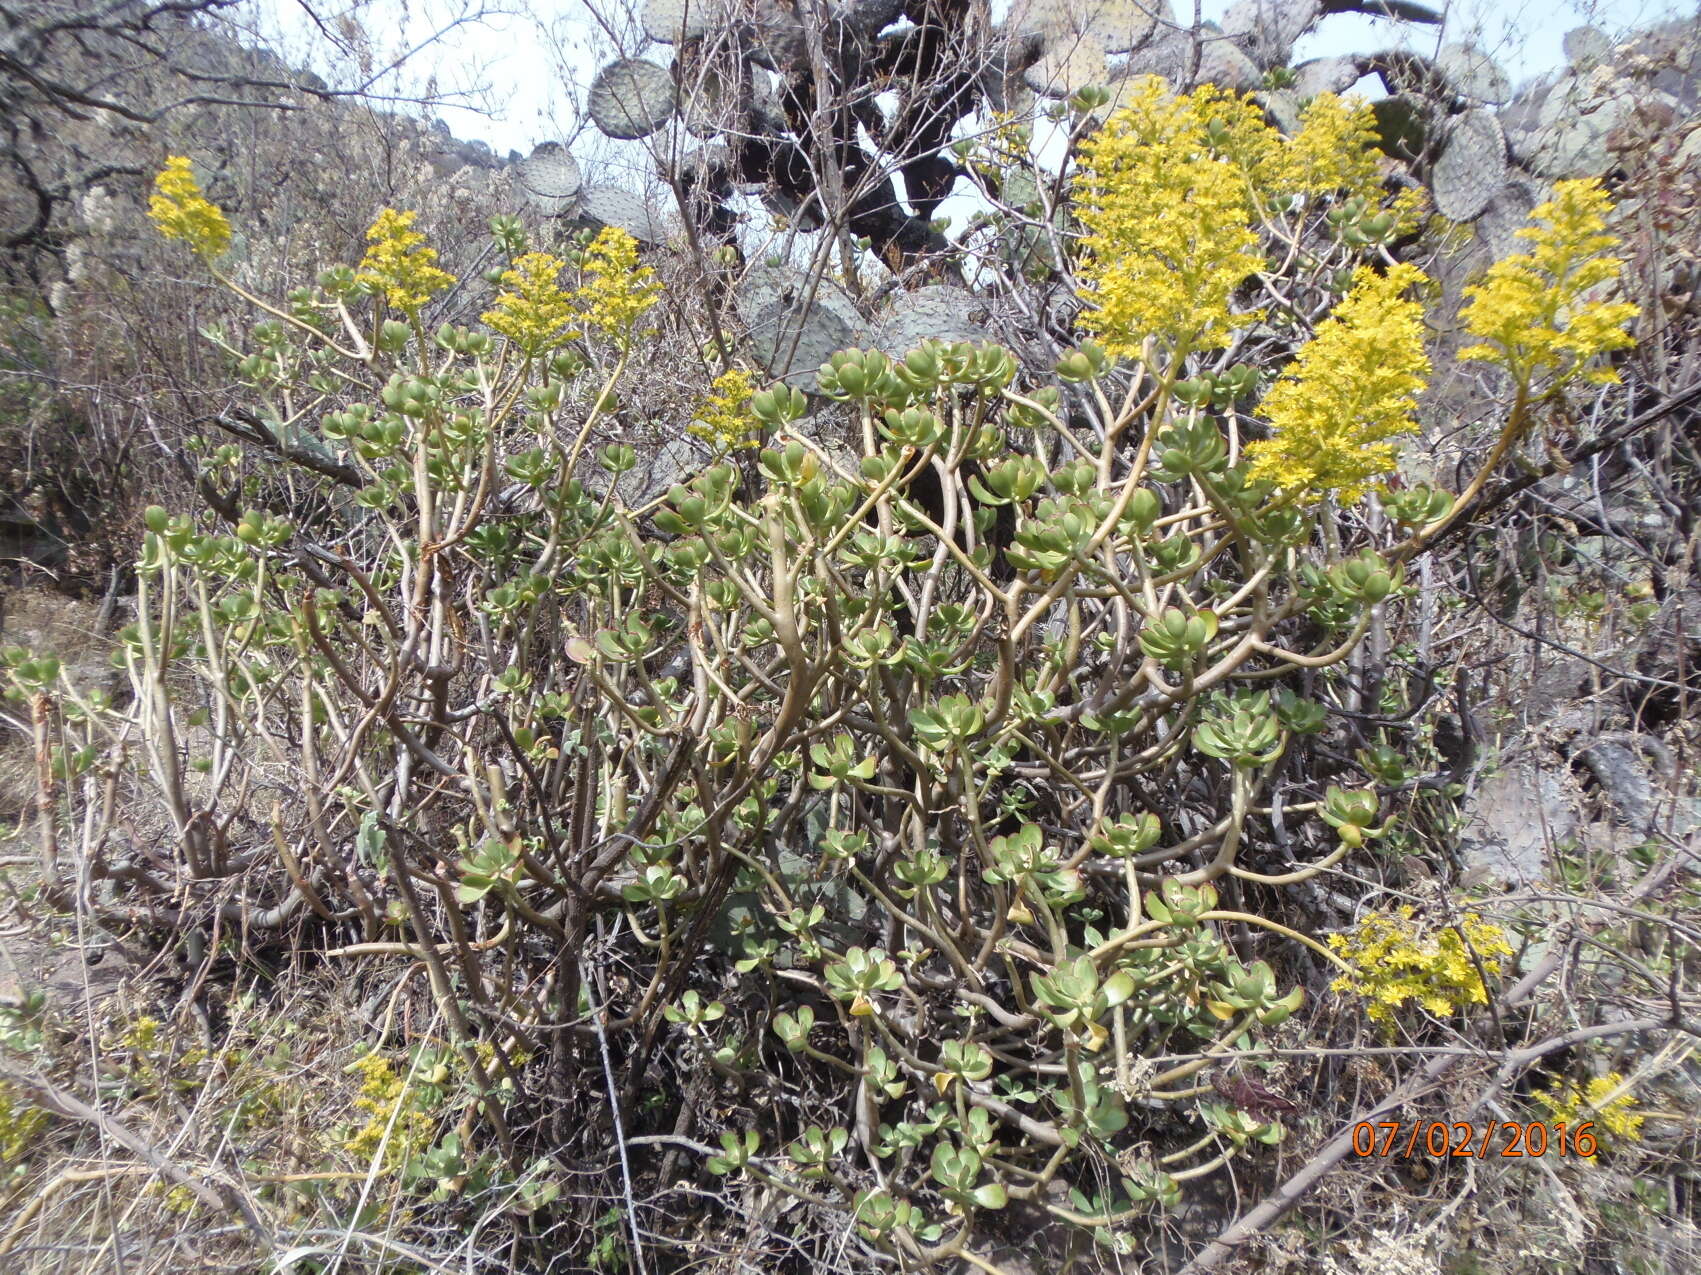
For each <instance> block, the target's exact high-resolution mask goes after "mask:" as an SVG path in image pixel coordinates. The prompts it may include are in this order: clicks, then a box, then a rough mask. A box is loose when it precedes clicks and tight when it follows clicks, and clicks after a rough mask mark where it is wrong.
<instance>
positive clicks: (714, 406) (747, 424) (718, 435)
mask: <svg viewBox="0 0 1701 1275" xmlns="http://www.w3.org/2000/svg"><path fill="white" fill-rule="evenodd" d="M755 390H756V386H755V385H754V384H753V383H752V381H751V380H750V374H749V373H748V372H746V371H744V369H743V368H736V367H735V368H733V369H732V370H731V371H728V372H722V373H721V374H720V375H719V376H717V377H716V378H715V383H714V386H713V389H712V391H711V393H710V395H709V397H708V398H707V399H705V400H704V401H703V404H702V406H701V407H699V408H698V409H697V419H696V420H694V421H692V422H691V425H690V427H689V428H690V431H691V433H693V434H695V435H697V437H699V438H702V439H707V440H708V441H709V442H710V443H711V444H712V445H713V446H714V448H715V450H716V451H732V450H734V449H736V448H740V447H754V446H755V445H756V440H755V438H753V437H752V435H753V434H754V433H755V432H756V431H757V430H758V429H759V428H760V423H759V422H758V421H757V419H756V416H755V414H754V413H753V412H751V410H750V396H751V395H752V394H753V393H755Z"/></svg>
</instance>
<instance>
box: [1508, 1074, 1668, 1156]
mask: <svg viewBox="0 0 1701 1275" xmlns="http://www.w3.org/2000/svg"><path fill="white" fill-rule="evenodd" d="M1534 1097H1535V1099H1536V1101H1537V1102H1539V1103H1541V1104H1542V1106H1544V1107H1546V1108H1547V1110H1548V1121H1549V1123H1551V1124H1558V1123H1560V1122H1561V1121H1563V1122H1564V1123H1566V1124H1568V1125H1571V1126H1573V1127H1575V1126H1576V1125H1578V1124H1580V1123H1582V1122H1583V1121H1587V1120H1592V1121H1594V1123H1595V1124H1596V1125H1597V1126H1599V1129H1604V1130H1605V1131H1606V1132H1607V1133H1609V1134H1611V1135H1612V1136H1613V1137H1615V1138H1623V1139H1625V1140H1626V1141H1627V1142H1634V1141H1636V1140H1637V1139H1638V1138H1640V1137H1641V1136H1642V1121H1643V1119H1644V1117H1643V1116H1642V1115H1641V1113H1639V1112H1638V1111H1637V1110H1636V1095H1635V1093H1633V1092H1632V1091H1631V1090H1630V1088H1629V1086H1627V1085H1626V1084H1625V1083H1624V1077H1623V1076H1622V1075H1620V1074H1619V1073H1618V1072H1616V1071H1613V1072H1608V1073H1607V1074H1606V1075H1604V1076H1596V1077H1594V1078H1593V1079H1592V1080H1590V1081H1589V1083H1588V1084H1587V1085H1583V1086H1579V1085H1578V1084H1577V1083H1576V1082H1575V1081H1571V1080H1563V1081H1560V1082H1559V1083H1558V1084H1556V1085H1554V1086H1553V1087H1552V1088H1551V1089H1538V1090H1536V1091H1535V1094H1534ZM1598 1132H1599V1131H1598V1130H1597V1136H1598Z"/></svg>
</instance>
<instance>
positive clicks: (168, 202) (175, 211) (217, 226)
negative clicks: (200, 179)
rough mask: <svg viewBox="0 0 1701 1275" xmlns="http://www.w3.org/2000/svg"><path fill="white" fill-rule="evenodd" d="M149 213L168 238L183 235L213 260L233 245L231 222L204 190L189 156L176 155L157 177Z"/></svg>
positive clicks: (201, 253)
mask: <svg viewBox="0 0 1701 1275" xmlns="http://www.w3.org/2000/svg"><path fill="white" fill-rule="evenodd" d="M148 217H149V218H150V219H151V220H152V221H153V223H154V225H156V226H158V227H159V232H160V234H162V235H164V236H165V237H166V238H167V239H181V240H182V241H183V242H184V243H186V244H188V245H189V246H190V247H191V248H193V249H194V250H195V251H196V252H198V253H199V254H200V255H201V256H203V257H205V258H206V259H207V260H209V261H211V260H212V259H213V258H214V257H216V256H218V255H220V254H221V253H222V252H224V250H225V249H226V248H228V247H230V222H228V221H227V220H225V215H224V213H223V212H222V211H220V209H219V207H218V205H217V204H214V203H212V202H211V201H210V200H208V199H207V197H206V196H205V195H203V194H202V193H201V187H200V185H199V184H198V183H197V182H196V181H195V174H194V172H192V171H191V169H190V167H189V160H188V158H187V157H185V156H183V155H173V156H171V157H170V158H169V159H167V160H166V161H165V167H164V168H163V169H161V170H160V173H159V176H157V177H155V178H154V195H153V198H152V199H150V200H149V201H148Z"/></svg>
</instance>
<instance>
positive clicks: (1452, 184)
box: [1429, 110, 1506, 221]
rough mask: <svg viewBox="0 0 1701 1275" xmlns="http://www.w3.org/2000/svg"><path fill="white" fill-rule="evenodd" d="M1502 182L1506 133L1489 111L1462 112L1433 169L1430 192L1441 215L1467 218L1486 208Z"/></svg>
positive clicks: (1458, 218) (1504, 168) (1465, 219)
mask: <svg viewBox="0 0 1701 1275" xmlns="http://www.w3.org/2000/svg"><path fill="white" fill-rule="evenodd" d="M1505 182H1506V134H1505V133H1504V132H1502V131H1501V127H1500V121H1499V120H1498V119H1496V118H1495V116H1494V114H1493V112H1491V111H1486V110H1475V111H1466V112H1465V113H1464V114H1463V115H1461V116H1459V117H1458V118H1457V119H1456V120H1454V121H1453V125H1452V128H1451V129H1450V130H1449V131H1448V134H1447V141H1446V143H1445V144H1444V145H1443V147H1442V151H1441V155H1440V158H1438V159H1437V160H1436V161H1435V171H1434V172H1433V173H1431V174H1430V179H1429V186H1430V193H1431V194H1433V195H1434V196H1435V208H1436V211H1437V212H1439V213H1440V214H1441V215H1442V216H1443V217H1449V218H1451V219H1452V220H1454V221H1469V220H1471V219H1472V218H1473V217H1475V216H1477V214H1479V213H1480V212H1482V210H1483V209H1484V208H1486V207H1488V201H1489V200H1490V199H1492V198H1493V197H1494V192H1495V191H1497V190H1499V189H1500V187H1501V186H1502V185H1504V184H1505Z"/></svg>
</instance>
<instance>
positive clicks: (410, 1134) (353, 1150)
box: [343, 1053, 436, 1173]
mask: <svg viewBox="0 0 1701 1275" xmlns="http://www.w3.org/2000/svg"><path fill="white" fill-rule="evenodd" d="M351 1070H352V1071H354V1072H355V1073H356V1074H358V1075H359V1076H360V1096H359V1097H357V1098H356V1099H355V1100H354V1105H355V1107H356V1108H357V1109H359V1110H360V1111H363V1112H365V1113H366V1115H367V1116H368V1119H367V1121H366V1123H365V1124H364V1125H362V1126H361V1127H360V1128H359V1129H357V1130H355V1131H354V1132H353V1133H352V1134H350V1135H349V1136H348V1138H346V1139H345V1140H344V1142H343V1149H344V1150H345V1151H347V1152H349V1153H350V1154H351V1155H354V1156H357V1157H359V1158H360V1159H361V1160H363V1161H370V1160H371V1159H372V1157H373V1156H374V1155H376V1154H377V1153H378V1148H379V1147H380V1146H382V1147H383V1148H384V1158H383V1162H382V1166H381V1170H382V1172H385V1173H392V1172H395V1171H396V1170H399V1169H402V1168H405V1167H406V1166H407V1164H408V1162H409V1161H411V1160H412V1159H414V1158H415V1157H416V1156H418V1155H419V1154H420V1153H421V1152H423V1151H424V1150H425V1149H426V1148H427V1147H429V1146H430V1145H431V1137H432V1133H433V1131H434V1129H435V1125H436V1121H435V1120H434V1119H433V1117H432V1115H431V1113H430V1112H428V1111H425V1110H422V1109H421V1107H420V1105H419V1103H418V1101H417V1099H418V1093H419V1091H418V1087H417V1084H416V1086H415V1088H414V1089H413V1090H412V1091H411V1092H410V1091H409V1088H408V1085H407V1083H406V1082H405V1081H404V1080H403V1078H402V1077H401V1076H399V1075H397V1074H396V1069H395V1067H394V1066H392V1065H391V1063H390V1060H389V1059H388V1058H385V1057H384V1056H383V1055H382V1054H378V1053H371V1054H367V1055H366V1056H365V1057H364V1058H361V1059H359V1060H357V1061H356V1062H355V1063H354V1065H353V1067H352V1068H351ZM398 1108H400V1110H399V1111H398V1110H397V1109H398ZM392 1114H394V1117H395V1120H394V1123H393V1124H392V1123H391V1116H392ZM386 1132H387V1133H388V1135H389V1140H388V1142H386V1141H385V1134H386Z"/></svg>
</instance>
